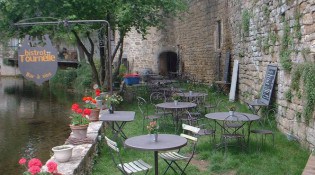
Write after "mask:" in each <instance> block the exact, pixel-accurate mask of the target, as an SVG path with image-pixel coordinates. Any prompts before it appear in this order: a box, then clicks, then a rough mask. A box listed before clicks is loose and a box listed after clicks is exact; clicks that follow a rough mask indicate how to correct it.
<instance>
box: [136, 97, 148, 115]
mask: <svg viewBox="0 0 315 175" xmlns="http://www.w3.org/2000/svg"><path fill="white" fill-rule="evenodd" d="M137 100H138V108H139V111H140V112H141V114H142V115H143V117H144V116H146V115H147V113H148V103H147V101H146V100H145V99H144V98H142V97H137Z"/></svg>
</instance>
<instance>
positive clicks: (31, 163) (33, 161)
mask: <svg viewBox="0 0 315 175" xmlns="http://www.w3.org/2000/svg"><path fill="white" fill-rule="evenodd" d="M33 166H38V167H39V168H41V167H42V166H43V164H42V162H41V161H40V160H39V159H36V158H33V159H31V160H30V161H29V162H28V168H31V167H33Z"/></svg>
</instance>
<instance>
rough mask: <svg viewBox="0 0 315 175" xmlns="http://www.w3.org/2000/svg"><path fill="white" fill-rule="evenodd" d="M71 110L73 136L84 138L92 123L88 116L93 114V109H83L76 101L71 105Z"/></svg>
mask: <svg viewBox="0 0 315 175" xmlns="http://www.w3.org/2000/svg"><path fill="white" fill-rule="evenodd" d="M71 110H72V114H71V115H70V119H71V124H70V128H71V130H72V133H73V137H74V138H76V139H84V138H86V134H87V128H88V126H89V123H90V121H89V119H88V118H87V117H86V116H87V115H90V114H91V110H90V109H88V108H85V109H81V108H80V106H79V105H78V104H76V103H75V104H73V105H72V106H71Z"/></svg>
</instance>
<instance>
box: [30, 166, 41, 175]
mask: <svg viewBox="0 0 315 175" xmlns="http://www.w3.org/2000/svg"><path fill="white" fill-rule="evenodd" d="M28 172H30V173H31V174H32V175H35V174H37V173H40V167H39V166H32V167H29V169H28Z"/></svg>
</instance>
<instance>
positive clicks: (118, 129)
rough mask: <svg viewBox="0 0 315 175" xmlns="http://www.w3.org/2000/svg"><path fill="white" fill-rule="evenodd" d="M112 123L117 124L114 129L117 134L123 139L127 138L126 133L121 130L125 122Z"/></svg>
mask: <svg viewBox="0 0 315 175" xmlns="http://www.w3.org/2000/svg"><path fill="white" fill-rule="evenodd" d="M114 124H115V125H116V126H117V129H115V131H116V132H117V135H118V134H120V135H121V136H122V137H123V138H124V139H127V136H126V134H125V133H124V132H123V130H122V129H123V127H124V126H125V124H126V122H122V123H121V125H119V124H118V122H114Z"/></svg>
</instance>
